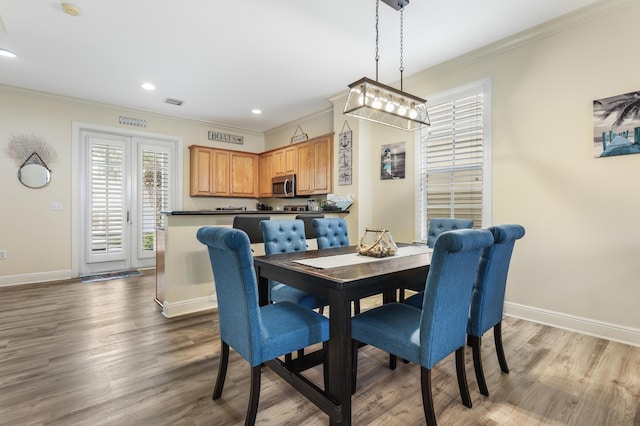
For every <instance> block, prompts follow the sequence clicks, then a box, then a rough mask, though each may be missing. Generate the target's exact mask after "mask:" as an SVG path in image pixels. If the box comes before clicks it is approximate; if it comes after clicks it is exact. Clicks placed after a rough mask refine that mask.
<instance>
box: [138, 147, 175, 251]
mask: <svg viewBox="0 0 640 426" xmlns="http://www.w3.org/2000/svg"><path fill="white" fill-rule="evenodd" d="M140 150H141V153H142V155H141V157H142V176H141V179H140V183H141V188H140V190H139V191H138V194H139V195H140V197H141V202H140V205H141V209H140V212H141V217H140V220H138V223H139V224H140V226H141V229H140V230H139V232H138V235H139V236H140V238H141V241H139V244H138V247H139V249H140V251H141V252H140V253H138V255H139V256H140V257H151V256H155V249H156V241H155V235H156V227H163V226H164V223H163V220H164V216H163V215H162V214H161V212H162V211H163V210H165V211H166V210H169V209H170V200H171V193H170V184H169V176H170V168H171V162H170V151H169V150H162V148H161V147H154V146H144V145H143V146H141V149H140Z"/></svg>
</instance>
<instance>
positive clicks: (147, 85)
mask: <svg viewBox="0 0 640 426" xmlns="http://www.w3.org/2000/svg"><path fill="white" fill-rule="evenodd" d="M141 87H142V88H143V89H144V90H156V86H154V85H153V84H151V83H142V86H141Z"/></svg>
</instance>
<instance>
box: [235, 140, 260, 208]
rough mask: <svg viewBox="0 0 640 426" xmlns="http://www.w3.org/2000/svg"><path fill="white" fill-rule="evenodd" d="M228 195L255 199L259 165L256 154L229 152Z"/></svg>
mask: <svg viewBox="0 0 640 426" xmlns="http://www.w3.org/2000/svg"><path fill="white" fill-rule="evenodd" d="M230 155H231V160H230V164H231V174H230V176H229V181H230V185H229V186H230V189H231V193H230V195H231V196H232V197H257V196H258V179H259V165H258V154H252V153H250V152H234V151H231V153H230Z"/></svg>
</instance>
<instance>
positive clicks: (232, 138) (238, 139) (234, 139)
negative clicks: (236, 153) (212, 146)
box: [209, 131, 244, 145]
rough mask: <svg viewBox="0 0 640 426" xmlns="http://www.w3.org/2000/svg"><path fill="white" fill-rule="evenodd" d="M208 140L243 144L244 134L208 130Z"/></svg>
mask: <svg viewBox="0 0 640 426" xmlns="http://www.w3.org/2000/svg"><path fill="white" fill-rule="evenodd" d="M209 140H210V141H218V142H227V143H235V144H238V145H242V144H244V136H238V135H230V134H228V133H220V132H212V131H209Z"/></svg>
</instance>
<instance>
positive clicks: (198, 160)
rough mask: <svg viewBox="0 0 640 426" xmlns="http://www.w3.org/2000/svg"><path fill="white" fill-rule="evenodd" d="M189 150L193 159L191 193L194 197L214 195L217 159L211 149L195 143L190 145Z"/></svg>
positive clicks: (191, 159)
mask: <svg viewBox="0 0 640 426" xmlns="http://www.w3.org/2000/svg"><path fill="white" fill-rule="evenodd" d="M189 151H190V155H189V157H190V161H191V163H190V164H191V167H190V170H191V173H190V174H191V182H190V188H189V195H191V196H192V197H195V196H211V195H214V193H215V190H214V189H213V170H214V161H215V160H214V158H213V155H212V152H211V149H209V148H204V147H199V146H195V145H194V146H190V147H189Z"/></svg>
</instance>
